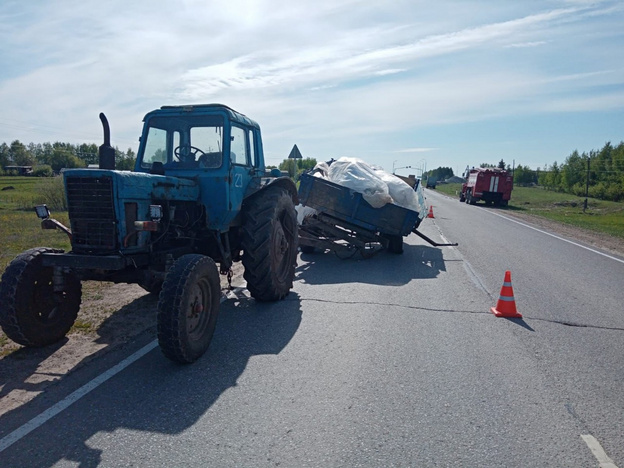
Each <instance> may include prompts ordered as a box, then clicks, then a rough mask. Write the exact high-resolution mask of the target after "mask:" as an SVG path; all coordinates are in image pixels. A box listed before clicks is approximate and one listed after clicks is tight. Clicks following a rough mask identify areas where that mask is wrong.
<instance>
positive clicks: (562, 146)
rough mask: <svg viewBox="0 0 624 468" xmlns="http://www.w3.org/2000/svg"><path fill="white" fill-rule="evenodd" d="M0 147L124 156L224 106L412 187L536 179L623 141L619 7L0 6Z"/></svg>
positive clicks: (269, 141)
mask: <svg viewBox="0 0 624 468" xmlns="http://www.w3.org/2000/svg"><path fill="white" fill-rule="evenodd" d="M0 25H1V27H0V143H1V142H5V143H7V144H10V143H11V142H12V141H14V140H19V141H21V142H22V143H24V144H28V143H31V142H33V143H44V142H55V141H61V142H68V143H73V144H79V143H97V144H98V145H99V144H101V143H102V129H101V124H100V121H99V118H98V115H99V113H100V112H104V113H105V114H106V116H107V117H108V120H109V122H110V126H111V144H112V145H113V146H117V147H119V149H121V150H124V151H125V150H126V149H127V148H132V149H133V150H134V151H136V150H137V149H138V137H139V135H140V133H141V128H142V119H143V116H144V115H145V114H146V113H147V112H149V111H151V110H153V109H157V108H159V107H161V106H163V105H180V104H199V103H213V102H216V103H222V104H226V105H228V106H230V107H232V108H234V109H236V110H238V111H239V112H242V113H243V114H245V115H247V116H248V117H250V118H251V119H253V120H255V121H256V122H258V123H259V124H260V127H261V129H262V135H263V143H264V150H265V159H266V163H267V164H268V165H277V164H279V163H280V162H281V161H283V160H284V159H285V158H287V157H288V154H289V153H290V151H291V149H292V147H293V145H294V144H297V147H298V148H299V150H300V151H301V153H302V154H303V157H306V158H307V157H310V158H316V159H317V160H318V161H322V160H328V159H330V158H338V157H341V156H349V157H358V158H360V159H363V160H364V161H366V162H368V163H370V164H375V165H380V166H382V167H383V168H384V169H386V170H387V171H388V172H392V171H396V172H397V173H398V174H403V175H408V174H410V173H414V174H417V175H420V172H421V171H422V170H425V169H426V170H430V169H435V168H437V167H451V168H452V169H453V170H454V171H455V173H460V174H461V172H463V170H464V169H465V168H466V166H478V165H479V164H481V163H491V164H496V163H498V161H500V160H501V159H503V160H504V161H505V162H506V163H507V164H510V165H511V164H514V165H515V166H517V165H518V164H522V165H523V166H528V167H530V168H532V169H537V168H542V169H543V168H545V166H547V165H551V164H552V163H553V162H555V161H556V162H558V163H562V162H563V161H564V160H565V158H566V157H567V156H569V155H570V154H571V153H572V152H573V151H575V150H578V151H579V152H589V151H592V150H599V149H600V148H602V147H603V146H604V145H605V143H607V142H611V143H613V144H618V143H619V142H621V141H622V140H624V60H623V59H624V27H623V25H624V2H622V1H621V0H605V1H589V0H522V1H517V0H498V1H494V0H465V1H464V0H461V1H460V0H455V1H452V0H437V1H435V2H434V1H431V0H430V1H419V0H411V1H408V0H363V1H360V0H341V1H336V0H315V1H309V0H300V1H291V0H284V1H283V0H170V1H167V2H164V1H153V0H137V1H133V0H123V1H118V0H107V1H102V0H94V1H93V0H79V1H73V0H53V1H47V0H29V1H24V0H17V1H12V0H2V2H0Z"/></svg>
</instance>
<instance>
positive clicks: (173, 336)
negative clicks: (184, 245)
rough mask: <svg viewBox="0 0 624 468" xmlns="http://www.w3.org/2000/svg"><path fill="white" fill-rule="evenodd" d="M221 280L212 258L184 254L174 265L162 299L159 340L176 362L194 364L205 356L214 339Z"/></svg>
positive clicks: (159, 316)
mask: <svg viewBox="0 0 624 468" xmlns="http://www.w3.org/2000/svg"><path fill="white" fill-rule="evenodd" d="M220 302H221V281H220V279H219V271H218V270H217V266H216V264H215V262H214V260H212V259H211V258H210V257H206V256H204V255H198V254H189V255H183V256H182V257H180V258H179V259H178V260H176V262H175V263H174V264H173V265H172V266H171V268H170V269H169V271H168V272H167V275H166V276H165V282H164V283H163V287H162V290H161V291H160V297H159V300H158V318H157V323H158V343H159V344H160V349H161V350H162V352H163V354H164V355H165V356H166V357H167V358H169V359H171V360H172V361H175V362H179V363H183V364H186V363H191V362H193V361H195V360H197V359H198V358H199V357H201V356H202V355H203V354H204V353H205V352H206V350H207V349H208V346H209V345H210V341H211V340H212V335H213V333H214V329H215V326H216V324H217V316H218V314H219V305H220Z"/></svg>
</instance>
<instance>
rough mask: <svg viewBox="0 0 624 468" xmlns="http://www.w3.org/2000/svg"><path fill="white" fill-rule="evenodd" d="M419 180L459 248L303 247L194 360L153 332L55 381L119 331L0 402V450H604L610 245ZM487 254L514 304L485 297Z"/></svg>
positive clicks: (453, 455)
mask: <svg viewBox="0 0 624 468" xmlns="http://www.w3.org/2000/svg"><path fill="white" fill-rule="evenodd" d="M427 195H428V200H429V202H430V203H431V204H433V205H434V212H435V216H436V217H435V219H433V220H431V219H427V220H425V221H424V222H423V225H422V227H421V230H422V231H423V232H424V233H425V234H427V235H429V236H430V237H432V238H434V239H437V240H440V239H442V237H441V235H443V236H444V237H445V238H446V239H448V240H451V241H457V242H459V243H460V245H459V247H455V248H434V247H431V246H429V245H427V244H425V243H424V241H422V240H421V239H420V238H418V237H417V236H415V235H411V236H409V237H408V238H407V239H406V246H405V252H404V254H403V255H399V256H397V255H392V254H388V253H385V252H382V253H380V254H378V255H377V256H375V257H373V258H371V259H367V260H355V259H353V260H340V259H338V258H336V257H335V256H333V255H331V254H329V253H325V254H312V255H303V256H302V257H301V259H300V262H299V267H298V269H297V280H296V283H295V287H294V290H293V291H292V292H291V294H290V295H289V296H288V297H287V298H286V300H284V301H281V302H279V303H275V304H258V303H256V302H255V301H254V300H252V299H249V298H248V297H246V296H245V295H244V294H243V293H242V292H241V293H239V294H238V297H237V298H231V299H229V300H227V301H226V302H224V303H223V304H222V308H221V315H220V318H219V323H218V325H217V331H216V333H215V337H214V339H213V343H212V345H211V348H210V350H209V352H208V353H207V354H206V355H205V356H204V357H203V358H202V359H200V360H199V361H197V362H196V363H194V364H192V365H189V366H179V365H175V364H173V363H170V362H169V361H167V360H166V359H165V358H164V357H163V356H162V355H161V353H160V351H159V350H158V349H153V350H151V351H149V352H147V353H146V354H145V355H144V356H143V357H140V358H139V359H137V360H136V362H134V363H132V364H130V365H128V367H126V368H125V369H124V370H122V371H120V372H119V373H117V374H115V375H113V376H111V377H110V378H109V379H108V380H106V381H105V382H103V383H101V385H99V386H97V387H96V388H94V389H93V390H92V391H90V392H89V393H86V394H85V395H84V396H83V397H82V398H79V399H78V398H75V399H76V401H75V402H73V404H71V405H68V404H67V401H68V400H63V398H64V397H65V396H66V395H67V394H69V392H70V391H73V390H75V389H80V388H84V387H81V386H82V385H84V384H87V385H89V382H93V380H92V379H97V378H98V376H99V375H101V374H102V372H105V371H106V370H107V369H109V368H111V367H112V366H114V365H115V363H116V362H118V361H119V360H121V359H123V358H124V357H125V355H128V354H131V353H132V352H133V351H134V349H126V350H124V351H123V352H124V353H125V355H113V356H109V357H108V358H107V360H105V361H104V362H99V363H95V364H93V365H91V366H90V367H89V368H88V369H83V370H82V371H80V372H76V373H75V375H72V378H71V379H69V380H68V382H67V389H66V390H65V393H64V394H63V392H62V391H61V389H55V391H54V392H51V394H50V395H48V396H47V398H39V399H37V400H36V401H34V402H33V403H32V404H31V405H28V407H27V408H24V409H23V410H22V412H21V413H20V414H13V415H11V416H12V417H11V418H8V419H5V426H4V427H2V428H0V449H1V450H2V451H0V466H2V467H4V466H6V467H20V466H27V467H33V466H81V467H89V466H98V465H100V466H163V467H165V466H167V467H170V466H218V467H227V466H288V467H304V466H323V467H328V466H331V467H333V466H345V467H354V466H370V467H380V466H384V467H385V466H418V467H428V466H453V467H457V466H467V467H475V466H479V467H501V466H518V467H519V466H522V467H528V466H539V467H544V466H561V467H593V466H603V467H607V466H611V467H613V466H619V467H624V430H623V428H624V392H622V384H623V383H624V382H623V380H624V359H623V358H622V353H623V352H624V311H623V310H622V309H623V307H622V304H624V288H623V286H624V283H623V281H622V278H624V262H623V261H622V259H618V258H616V257H613V256H610V257H609V256H604V255H601V254H600V253H598V252H594V251H590V250H587V249H585V248H583V247H581V246H578V245H574V244H572V243H569V242H566V241H564V240H562V239H558V238H556V237H552V236H550V235H548V234H546V233H543V232H540V231H537V230H535V229H532V228H530V227H527V226H525V225H523V224H519V223H517V222H515V221H513V220H510V219H508V218H507V217H501V213H502V212H501V211H500V210H494V209H489V208H485V207H478V206H477V207H473V206H468V205H465V204H460V203H459V202H458V201H456V200H451V199H447V198H444V197H442V196H441V195H438V194H436V193H434V192H432V191H428V192H427ZM502 214H503V216H505V215H504V213H502ZM506 270H510V271H511V272H512V284H513V289H514V296H515V300H516V305H517V308H518V311H519V312H520V313H522V314H523V319H504V318H497V317H495V316H494V315H493V314H491V313H490V307H492V306H494V305H496V301H497V299H498V296H499V292H500V289H501V286H502V282H503V278H504V273H505V271H506ZM150 340H151V338H147V337H146V338H145V340H144V341H142V342H137V343H136V349H138V348H139V347H141V346H143V345H145V344H146V343H148V342H149V341H150ZM150 346H151V345H150ZM148 349H149V348H148ZM83 393H84V392H83ZM59 401H60V402H61V403H62V402H63V401H65V402H66V403H65V404H61V407H62V410H59V411H58V414H56V415H55V416H54V417H51V418H46V417H39V419H36V418H37V416H38V415H40V414H41V413H42V412H43V411H44V410H46V409H47V408H50V407H53V405H54V404H55V403H57V402H59ZM71 401H73V400H71ZM65 406H67V407H66V408H65ZM57 408H58V407H57ZM44 416H45V413H44ZM33 418H35V419H34V420H33ZM29 421H34V422H32V423H31V425H30V426H24V424H28V423H29ZM24 427H27V428H28V430H23V428H24ZM31 429H32V431H31V432H28V431H29V430H31ZM16 430H17V433H19V431H20V430H22V433H21V435H20V436H19V437H14V435H15V434H16V432H13V431H16ZM11 434H13V436H12V435H11ZM10 437H13V439H11V443H10V444H7V441H8V440H9V438H10ZM3 441H4V445H5V448H3V449H2V444H3ZM592 448H593V451H592ZM606 457H608V458H606ZM609 461H611V463H612V464H611V465H609V464H608V463H609ZM600 463H602V464H600Z"/></svg>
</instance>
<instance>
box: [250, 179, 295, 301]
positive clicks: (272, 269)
mask: <svg viewBox="0 0 624 468" xmlns="http://www.w3.org/2000/svg"><path fill="white" fill-rule="evenodd" d="M298 240H299V237H298V229H297V214H296V211H295V205H294V204H293V201H292V198H291V197H290V195H289V193H288V192H287V191H286V190H285V189H283V188H281V187H269V188H266V189H264V190H262V191H261V192H259V193H258V194H256V196H254V197H253V198H252V199H251V200H249V202H248V205H247V206H246V207H245V211H244V223H243V242H242V244H243V266H244V267H245V272H244V274H243V277H244V278H245V280H246V281H247V289H248V290H249V292H250V293H251V295H252V297H253V298H255V299H256V300H258V301H276V300H279V299H282V298H284V297H285V296H286V295H287V294H288V292H289V291H290V288H292V285H293V278H294V276H295V266H296V264H297V244H298Z"/></svg>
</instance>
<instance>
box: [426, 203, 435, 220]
mask: <svg viewBox="0 0 624 468" xmlns="http://www.w3.org/2000/svg"><path fill="white" fill-rule="evenodd" d="M427 218H435V216H433V205H431V206H430V207H429V213H427Z"/></svg>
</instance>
